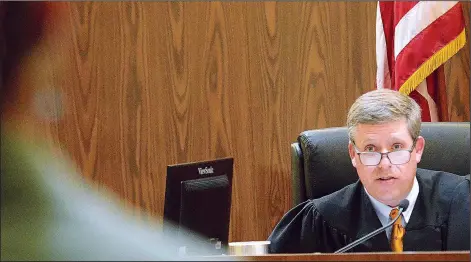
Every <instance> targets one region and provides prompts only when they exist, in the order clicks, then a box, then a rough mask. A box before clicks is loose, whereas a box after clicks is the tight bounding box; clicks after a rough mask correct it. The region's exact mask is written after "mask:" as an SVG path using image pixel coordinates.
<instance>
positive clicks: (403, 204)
mask: <svg viewBox="0 0 471 262" xmlns="http://www.w3.org/2000/svg"><path fill="white" fill-rule="evenodd" d="M408 207H409V200H407V199H403V200H401V202H399V205H398V209H399V214H398V215H397V217H396V218H395V219H393V221H391V222H389V223H388V224H386V225H385V226H383V227H380V228H378V229H376V230H375V231H373V232H371V233H369V234H367V235H365V236H363V237H361V238H359V239H357V240H355V241H353V242H352V243H350V244H348V245H346V246H344V247H342V248H341V249H339V250H337V251H335V252H334V254H337V253H343V252H345V251H347V250H349V249H351V248H354V247H356V246H358V245H359V244H361V243H363V242H365V241H366V240H368V239H370V238H372V237H374V236H376V235H377V234H379V233H381V232H383V231H384V230H386V228H388V227H390V226H392V224H394V222H396V220H398V219H399V217H401V214H402V213H403V212H404V211H406V210H407V208H408Z"/></svg>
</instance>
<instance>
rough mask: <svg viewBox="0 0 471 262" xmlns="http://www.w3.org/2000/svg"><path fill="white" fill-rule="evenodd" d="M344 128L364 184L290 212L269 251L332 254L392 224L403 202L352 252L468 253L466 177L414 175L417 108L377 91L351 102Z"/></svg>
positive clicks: (418, 150)
mask: <svg viewBox="0 0 471 262" xmlns="http://www.w3.org/2000/svg"><path fill="white" fill-rule="evenodd" d="M347 127H348V138H349V140H350V142H349V144H348V148H345V149H346V150H348V152H349V155H350V159H351V163H352V165H353V167H355V168H356V171H357V173H358V177H359V180H357V182H355V183H353V184H350V185H348V186H346V187H344V188H343V189H340V190H339V191H336V192H334V193H332V194H329V195H327V196H324V197H321V198H318V199H312V200H308V201H306V202H304V203H301V204H299V205H298V206H296V207H294V208H293V209H292V210H290V211H288V213H287V214H285V216H284V217H283V218H282V219H281V221H280V222H279V223H278V225H277V226H276V227H275V229H274V230H273V232H272V233H271V235H270V237H269V240H271V246H270V252H271V253H297V252H302V253H309V252H326V253H330V252H335V251H337V250H339V249H340V248H343V247H344V246H346V245H347V244H349V243H351V242H353V241H355V240H357V239H360V238H361V237H363V236H365V235H367V234H369V233H371V232H373V231H374V230H376V229H378V228H381V227H382V226H384V225H386V224H388V223H389V222H390V221H392V220H393V219H394V218H395V217H397V216H398V215H399V212H398V208H397V207H398V205H399V204H400V202H401V201H403V200H404V199H407V200H408V202H409V205H408V207H407V209H406V210H405V211H404V213H402V215H400V216H399V218H398V220H397V222H396V223H395V224H394V225H393V226H392V227H389V228H388V229H387V230H386V231H385V232H382V233H380V234H378V235H376V236H375V237H373V238H371V239H369V240H368V241H366V242H364V243H362V244H360V245H358V246H356V247H354V248H353V249H351V250H350V251H349V252H391V251H393V252H403V251H446V250H469V243H470V242H469V233H470V231H469V218H470V217H469V204H470V202H469V198H470V195H469V186H470V180H469V175H467V176H458V175H455V174H451V173H447V172H442V171H433V170H426V169H421V168H417V164H418V163H419V162H420V160H421V158H422V153H423V152H424V150H426V141H425V139H424V138H423V137H422V136H420V129H421V112H420V107H419V105H418V104H417V103H416V102H415V101H414V100H413V99H412V98H410V97H409V96H407V95H404V94H401V93H399V92H397V91H393V90H388V89H383V90H374V91H371V92H368V93H365V94H363V95H362V96H360V97H359V98H358V99H357V100H356V101H355V102H354V103H353V105H352V106H351V108H350V110H349V112H348V116H347ZM463 153H464V152H463ZM443 154H446V152H443Z"/></svg>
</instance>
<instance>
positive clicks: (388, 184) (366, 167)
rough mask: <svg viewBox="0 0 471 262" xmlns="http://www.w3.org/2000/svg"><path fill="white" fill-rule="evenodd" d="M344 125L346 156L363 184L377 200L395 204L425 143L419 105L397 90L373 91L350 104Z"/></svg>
mask: <svg viewBox="0 0 471 262" xmlns="http://www.w3.org/2000/svg"><path fill="white" fill-rule="evenodd" d="M347 127H348V137H349V139H350V143H349V146H348V150H349V155H350V158H351V161H352V164H353V166H354V167H355V168H356V169H357V173H358V176H359V178H360V181H361V182H362V184H363V186H364V187H365V188H366V190H367V191H368V193H369V194H370V195H371V196H373V197H374V198H375V199H377V200H378V201H380V202H382V203H384V204H386V205H389V206H397V205H398V204H399V202H400V201H401V200H402V199H404V198H405V197H407V195H408V194H409V192H410V190H411V188H412V185H413V182H414V177H415V174H416V170H417V164H418V163H419V162H420V160H421V157H422V153H423V149H424V146H425V140H424V138H423V137H421V136H420V135H419V134H420V127H421V112H420V107H419V105H418V104H417V103H416V102H415V101H414V100H413V99H412V98H410V97H409V96H407V95H404V94H401V93H399V92H397V91H393V90H389V89H380V90H374V91H371V92H368V93H366V94H363V95H362V96H360V97H359V98H358V99H357V100H356V101H355V102H354V103H353V105H352V106H351V108H350V110H349V112H348V116H347ZM378 153H382V154H378ZM386 153H388V154H386Z"/></svg>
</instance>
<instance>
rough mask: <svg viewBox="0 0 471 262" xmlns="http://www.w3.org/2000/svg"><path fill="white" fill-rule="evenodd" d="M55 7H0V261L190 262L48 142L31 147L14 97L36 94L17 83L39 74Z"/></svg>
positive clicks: (27, 111) (26, 106) (25, 111)
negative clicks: (39, 52) (38, 55)
mask: <svg viewBox="0 0 471 262" xmlns="http://www.w3.org/2000/svg"><path fill="white" fill-rule="evenodd" d="M58 7H60V4H52V3H50V2H1V3H0V26H1V27H0V33H1V36H0V37H1V39H0V42H1V46H0V54H1V73H2V74H1V76H2V79H1V89H0V90H1V94H2V97H1V107H2V119H1V121H2V123H1V124H2V125H1V135H2V138H1V139H2V140H1V260H185V259H191V258H188V257H182V256H180V255H178V248H179V246H180V243H181V242H179V240H178V239H177V238H176V237H169V236H163V235H162V233H161V232H159V231H160V229H157V227H156V225H155V224H154V222H149V223H145V222H143V221H142V220H139V219H138V218H136V217H134V216H133V215H131V213H128V212H127V211H125V209H124V205H123V203H121V201H119V200H118V198H117V197H116V196H114V195H112V194H111V193H105V194H103V193H98V192H97V191H95V190H94V189H92V188H91V187H90V185H88V184H86V183H85V182H84V180H83V179H81V178H80V175H79V174H77V173H76V172H75V171H74V170H75V169H74V168H73V163H72V162H71V161H69V160H67V159H64V158H60V159H58V158H57V156H55V155H54V153H53V150H50V148H49V147H48V146H47V144H48V142H47V141H42V142H41V143H43V144H41V143H37V142H34V143H33V142H31V138H30V137H28V134H29V132H30V131H31V129H34V124H32V123H30V121H33V122H34V113H32V112H31V108H32V107H34V106H32V104H33V103H32V98H31V97H26V98H24V97H21V96H19V95H18V94H19V93H20V92H19V90H20V89H23V90H24V89H30V90H34V89H35V88H36V87H35V86H24V85H25V83H30V82H28V81H22V76H23V74H22V72H23V71H25V69H24V67H25V63H27V61H30V62H29V63H30V64H32V66H38V65H36V64H35V63H34V60H33V62H31V60H29V59H30V56H31V55H32V54H33V53H34V52H33V50H34V48H35V47H36V46H37V45H40V43H41V40H42V39H43V38H44V37H46V36H45V33H44V28H45V24H46V23H52V22H55V23H58V22H59V21H56V20H54V18H55V17H54V16H55V15H58V14H60V12H58V10H55V8H58ZM36 78H38V79H39V78H40V77H36ZM38 79H35V80H38ZM32 82H34V81H32ZM31 93H34V91H31ZM31 116H33V117H31ZM187 240H188V239H187ZM199 240H200V239H199V238H196V239H192V240H190V241H193V242H192V243H198V241H199ZM201 251H202V254H204V249H201ZM191 260H196V259H194V258H193V259H191Z"/></svg>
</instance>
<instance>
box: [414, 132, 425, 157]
mask: <svg viewBox="0 0 471 262" xmlns="http://www.w3.org/2000/svg"><path fill="white" fill-rule="evenodd" d="M424 148H425V139H424V138H423V137H422V136H419V137H418V138H417V141H416V142H415V161H416V162H417V163H419V162H420V160H421V159H422V154H423V153H424Z"/></svg>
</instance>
